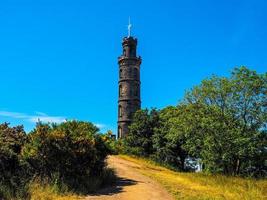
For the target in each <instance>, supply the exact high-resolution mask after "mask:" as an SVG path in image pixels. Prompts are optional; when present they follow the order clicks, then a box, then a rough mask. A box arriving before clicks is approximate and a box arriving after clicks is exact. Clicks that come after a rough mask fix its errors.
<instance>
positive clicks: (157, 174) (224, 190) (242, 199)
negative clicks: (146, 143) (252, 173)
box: [120, 156, 267, 200]
mask: <svg viewBox="0 0 267 200" xmlns="http://www.w3.org/2000/svg"><path fill="white" fill-rule="evenodd" d="M120 157H121V158H123V159H126V160H129V161H132V162H135V163H137V164H139V165H140V168H138V169H137V170H138V171H139V172H141V173H142V174H144V175H146V176H149V177H151V178H152V179H155V180H156V181H158V182H159V183H161V184H162V185H163V186H164V187H165V188H166V189H167V190H168V191H169V192H170V193H172V194H173V195H174V196H175V198H176V199H185V200H223V199H227V200H265V199H267V180H256V179H251V178H240V177H229V176H223V175H208V174H203V173H180V172H175V171H172V170H169V169H166V168H164V167H161V166H158V165H157V164H156V163H153V162H151V161H149V160H146V159H141V158H133V157H129V156H120Z"/></svg>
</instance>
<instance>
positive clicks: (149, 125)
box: [124, 109, 159, 157]
mask: <svg viewBox="0 0 267 200" xmlns="http://www.w3.org/2000/svg"><path fill="white" fill-rule="evenodd" d="M158 120H159V116H158V111H157V110H156V109H152V110H151V111H149V110H148V109H145V110H139V111H137V112H136V113H135V114H134V117H133V122H132V124H131V125H130V126H129V133H128V135H127V136H126V137H125V139H124V143H125V148H126V149H125V151H126V152H128V153H131V154H135V155H139V156H146V157H147V156H149V155H151V154H152V153H153V151H154V150H153V146H152V136H153V134H154V128H155V127H156V126H157V124H158Z"/></svg>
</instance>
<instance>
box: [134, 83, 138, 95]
mask: <svg viewBox="0 0 267 200" xmlns="http://www.w3.org/2000/svg"><path fill="white" fill-rule="evenodd" d="M134 96H136V97H137V96H138V84H135V86H134Z"/></svg>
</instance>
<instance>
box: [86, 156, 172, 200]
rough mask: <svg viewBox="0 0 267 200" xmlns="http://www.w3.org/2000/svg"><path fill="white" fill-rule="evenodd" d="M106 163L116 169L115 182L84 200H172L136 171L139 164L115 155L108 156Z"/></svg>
mask: <svg viewBox="0 0 267 200" xmlns="http://www.w3.org/2000/svg"><path fill="white" fill-rule="evenodd" d="M108 165H109V166H110V167H112V168H114V169H115V170H116V173H117V175H118V177H119V179H118V181H117V183H116V184H115V185H114V186H112V187H108V188H105V189H102V190H100V191H98V192H97V193H96V194H95V195H91V196H88V197H86V200H173V198H172V197H171V195H169V194H168V192H167V191H166V190H165V189H164V188H163V187H162V186H161V185H159V184H158V183H157V182H155V181H154V180H152V179H150V178H148V177H146V176H144V175H142V174H141V173H139V172H138V171H137V169H138V168H142V166H141V165H139V164H136V163H133V162H130V161H127V160H124V159H122V158H119V157H116V156H110V157H109V158H108Z"/></svg>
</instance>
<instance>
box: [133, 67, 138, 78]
mask: <svg viewBox="0 0 267 200" xmlns="http://www.w3.org/2000/svg"><path fill="white" fill-rule="evenodd" d="M137 75H138V71H137V69H136V68H134V79H137V78H138V77H137Z"/></svg>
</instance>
